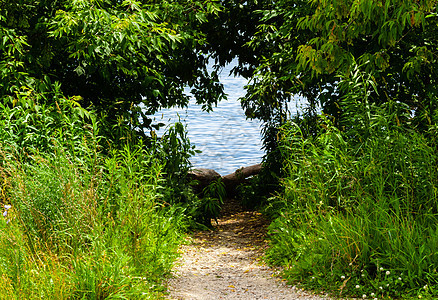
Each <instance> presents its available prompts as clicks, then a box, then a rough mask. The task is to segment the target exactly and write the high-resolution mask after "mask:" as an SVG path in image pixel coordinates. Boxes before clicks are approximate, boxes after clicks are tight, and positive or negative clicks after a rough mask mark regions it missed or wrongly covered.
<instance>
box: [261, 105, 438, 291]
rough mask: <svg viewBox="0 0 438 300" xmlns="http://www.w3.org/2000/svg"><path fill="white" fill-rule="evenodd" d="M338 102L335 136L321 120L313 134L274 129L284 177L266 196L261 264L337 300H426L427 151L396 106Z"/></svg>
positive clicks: (433, 231)
mask: <svg viewBox="0 0 438 300" xmlns="http://www.w3.org/2000/svg"><path fill="white" fill-rule="evenodd" d="M362 99H366V97H365V98H362ZM344 101H345V102H344V103H343V106H342V107H343V108H344V109H345V110H348V111H349V112H350V115H348V114H347V118H346V119H344V120H342V124H343V126H345V127H344V130H343V131H340V130H339V129H337V128H336V127H334V126H333V125H332V124H331V123H330V121H329V120H328V118H325V117H324V116H321V122H320V124H321V127H320V133H319V134H318V135H316V136H315V137H309V136H307V137H304V135H303V134H302V132H301V130H300V127H299V126H298V125H297V124H293V123H290V124H288V125H286V126H284V127H283V128H282V130H283V132H284V134H283V140H282V141H281V142H282V151H283V154H284V158H285V161H286V164H285V172H286V174H287V175H286V177H285V178H284V179H283V181H282V185H283V187H284V189H285V191H284V193H283V194H282V195H280V196H278V197H276V198H274V199H271V206H270V207H274V208H275V213H276V214H277V215H279V217H278V218H277V219H276V220H275V221H274V222H273V223H272V224H271V225H270V229H269V232H270V235H271V240H272V243H271V245H272V246H271V248H270V250H269V251H268V253H267V258H268V260H269V261H270V262H271V263H273V264H280V265H283V266H286V269H285V271H284V274H285V276H286V277H287V278H288V279H289V280H291V281H294V282H301V283H303V284H304V285H306V286H308V287H312V288H318V289H326V290H327V289H328V290H331V291H333V293H339V294H340V295H346V294H348V295H352V296H359V297H363V295H366V297H371V296H372V297H376V298H384V297H401V296H420V297H421V296H424V297H436V296H437V295H438V291H437V290H436V289H435V288H434V286H435V285H436V283H437V282H438V275H437V272H436V265H437V264H438V254H437V252H436V245H437V242H438V225H437V224H438V193H437V191H438V190H437V187H436V183H437V182H438V171H437V170H438V159H437V156H436V151H435V149H436V145H435V144H434V143H433V141H431V140H430V139H427V138H426V137H425V135H424V134H423V133H421V132H417V131H415V130H414V129H412V128H409V126H408V125H407V124H406V123H404V122H406V120H408V118H405V121H402V120H403V118H402V117H403V115H401V113H400V112H402V114H403V113H405V112H406V109H405V108H404V107H401V108H400V107H398V104H397V103H393V105H392V106H391V105H388V104H386V105H384V106H378V105H372V104H369V103H367V102H366V101H362V100H360V101H359V100H358V99H357V98H355V99H353V98H348V97H346V98H344Z"/></svg>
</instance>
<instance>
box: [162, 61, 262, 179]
mask: <svg viewBox="0 0 438 300" xmlns="http://www.w3.org/2000/svg"><path fill="white" fill-rule="evenodd" d="M231 68H232V66H228V67H227V68H225V69H224V70H223V71H222V73H221V76H220V79H221V82H222V83H223V84H224V88H225V93H227V94H228V100H227V101H222V102H220V103H219V104H218V106H217V107H216V108H214V109H213V112H210V113H207V112H204V111H202V110H201V107H200V106H198V105H196V104H195V103H194V102H191V103H190V104H189V107H188V108H187V109H169V110H162V111H160V112H159V113H158V114H156V116H155V119H156V120H157V121H158V120H160V119H161V118H163V119H162V120H163V121H164V123H167V124H170V123H173V122H175V121H177V120H178V114H179V115H180V117H181V120H183V122H184V123H185V124H186V125H187V130H188V136H189V138H190V141H191V142H192V143H193V144H195V145H196V148H197V149H198V150H201V151H202V153H200V154H197V155H196V156H195V157H193V158H192V160H191V161H192V164H193V165H194V166H195V167H200V168H209V169H214V170H216V171H217V172H219V173H220V174H221V175H226V174H229V173H232V172H234V171H235V170H236V169H238V168H240V167H242V166H249V165H252V164H256V163H259V162H260V161H261V158H262V156H263V151H262V150H261V147H262V143H261V137H260V123H259V122H258V121H254V120H246V117H245V114H244V112H243V110H242V108H241V106H240V103H239V102H238V101H237V99H238V98H239V97H242V96H244V95H245V91H244V89H243V87H244V85H245V84H246V80H245V79H243V78H240V77H233V76H228V75H229V72H230V69H231Z"/></svg>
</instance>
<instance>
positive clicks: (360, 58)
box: [0, 0, 438, 128]
mask: <svg viewBox="0 0 438 300" xmlns="http://www.w3.org/2000/svg"><path fill="white" fill-rule="evenodd" d="M436 4H437V3H436V1H433V0H424V1H416V0H415V1H414V0H406V1H400V0H398V1H396V0H385V1H380V2H376V1H371V0H367V1H357V0H337V1H324V0H321V1H317V0H314V1H300V0H294V1H292V0H280V1H269V0H251V1H245V2H242V1H236V0H223V1H215V0H206V1H188V0H185V1H184V0H177V1H174V0H168V1H134V0H125V1H116V0H112V1H111V0H75V1H63V0H58V1H46V0H38V1H31V0H20V1H14V2H11V1H6V0H2V1H0V35H1V38H0V70H1V72H0V97H1V98H2V99H3V101H6V102H8V101H9V102H10V103H14V101H16V100H14V99H16V98H17V95H19V94H22V93H28V92H29V91H35V92H38V93H42V94H44V95H46V98H47V101H50V96H49V95H50V93H51V91H52V90H53V85H54V84H59V85H60V88H61V90H62V93H63V94H64V95H65V96H66V97H72V96H75V97H76V98H75V100H76V101H77V102H78V103H79V104H80V105H82V106H83V107H93V109H95V110H97V111H98V112H100V113H101V114H102V115H103V116H107V117H109V119H111V120H116V119H117V118H122V119H123V120H124V122H126V123H129V124H130V126H133V127H134V128H143V127H148V126H151V121H150V120H149V118H148V115H149V114H153V113H155V112H156V111H158V110H159V109H160V108H163V107H172V106H184V105H186V104H187V103H188V100H189V97H188V95H186V93H185V92H184V88H185V87H186V86H189V87H191V88H192V93H193V95H194V96H195V98H196V100H197V102H198V103H199V104H202V105H203V106H204V108H205V109H211V107H212V105H214V104H215V103H217V101H220V100H221V99H223V98H224V93H223V88H222V86H221V84H220V83H219V81H218V76H217V70H218V68H220V67H221V66H223V65H225V64H226V63H228V62H230V61H231V60H233V59H237V60H238V61H239V64H238V66H237V67H236V68H235V69H234V72H235V73H236V74H240V75H242V76H245V77H246V78H249V79H250V82H249V84H248V86H247V95H246V96H245V97H244V99H242V105H243V107H244V108H245V110H246V113H247V115H248V117H250V118H259V119H261V120H263V121H265V122H271V121H272V120H273V118H274V117H275V116H278V115H281V114H282V113H284V111H286V105H287V102H288V101H289V100H290V99H292V97H293V96H296V95H300V96H303V97H305V98H306V99H307V100H308V101H309V103H310V106H309V107H308V108H309V109H310V110H313V111H315V108H316V107H317V106H319V107H320V109H321V110H322V111H323V112H325V113H327V114H329V115H330V116H332V117H333V118H334V120H335V122H338V121H339V120H340V118H341V115H342V104H341V102H340V100H341V99H342V97H343V94H345V93H346V90H345V88H343V87H342V84H340V83H341V82H342V81H345V80H347V79H348V78H350V79H351V76H352V75H351V74H352V72H353V71H354V70H357V71H359V72H363V73H364V74H368V75H369V76H370V78H371V80H372V81H373V86H374V88H373V90H372V91H370V93H371V95H370V97H369V99H370V100H371V101H373V102H374V103H377V104H379V103H380V104H381V103H385V102H389V101H394V102H397V103H403V104H404V105H406V106H405V110H408V111H411V112H412V114H413V115H414V117H415V118H414V122H413V123H412V124H414V125H415V126H420V127H421V126H427V124H432V121H431V116H432V115H433V114H434V111H435V110H436V95H437V82H436V80H437V79H436V78H438V76H437V75H438V74H437V71H436V70H437V68H436V67H437V51H438V50H437V49H438V43H437V36H438V34H437V33H438V32H437V31H438V30H437V26H438V23H437V20H438V18H437V11H436ZM209 58H213V59H214V61H215V66H216V68H213V70H212V71H209V69H207V64H208V61H209ZM344 87H345V85H344Z"/></svg>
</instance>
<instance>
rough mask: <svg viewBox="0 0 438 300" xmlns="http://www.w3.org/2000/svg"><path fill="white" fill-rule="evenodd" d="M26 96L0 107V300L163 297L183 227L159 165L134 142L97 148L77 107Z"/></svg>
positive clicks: (92, 126) (92, 127) (94, 128)
mask: <svg viewBox="0 0 438 300" xmlns="http://www.w3.org/2000/svg"><path fill="white" fill-rule="evenodd" d="M22 100H23V101H25V103H27V105H28V106H26V105H22V104H23V103H21V104H20V103H17V105H16V106H10V105H4V106H3V107H2V111H1V113H2V116H3V117H7V118H2V120H3V121H2V122H4V123H5V122H9V123H8V124H9V125H11V124H12V125H13V126H15V127H13V128H12V129H10V128H9V127H7V126H6V127H2V129H1V130H0V137H1V140H0V142H1V145H2V150H1V157H2V159H1V166H0V178H1V183H0V184H1V203H2V207H3V208H4V214H3V217H1V216H0V281H1V285H2V289H1V291H0V298H1V299H106V298H110V299H148V298H152V299H156V298H159V297H161V296H162V292H163V285H162V284H163V279H164V278H165V277H166V275H167V274H168V273H169V271H170V268H171V266H172V263H173V261H174V259H175V258H176V255H177V251H176V250H177V247H178V245H179V243H180V242H181V235H182V232H183V230H184V228H185V226H186V221H185V219H184V214H183V211H182V209H181V208H178V207H177V206H175V207H169V206H167V205H165V204H163V203H165V202H166V201H165V200H164V199H163V191H164V188H165V185H164V183H165V180H164V162H163V161H162V160H160V159H159V157H158V156H157V155H155V154H154V153H152V151H150V150H147V148H146V147H144V146H143V145H142V143H141V142H138V141H137V142H125V143H124V144H118V145H117V147H111V148H112V149H113V150H111V148H110V149H108V148H107V149H105V151H103V147H102V145H101V144H100V143H101V138H100V137H99V136H98V125H96V124H97V122H95V121H90V120H91V119H92V118H93V116H92V114H90V113H88V112H86V114H84V111H83V110H82V109H76V108H75V107H76V106H74V105H73V106H68V105H69V104H68V103H64V104H65V105H67V106H68V107H70V108H71V109H70V110H69V109H68V108H66V107H64V108H63V109H59V110H58V108H56V105H55V106H54V107H51V106H44V105H39V104H38V101H35V99H34V98H32V99H29V98H26V99H22ZM64 100H66V101H67V99H64ZM61 101H63V100H62V99H58V106H62V105H64V104H62V103H61ZM60 103H61V104H60ZM87 114H88V115H87ZM26 118H28V119H27V120H28V123H27V125H20V124H21V123H20V122H23V121H24V120H26ZM72 120H73V121H72ZM8 124H6V125H8ZM54 124H57V125H56V126H55V125H54ZM9 125H8V126H9ZM12 125H11V126H12ZM52 126H53V127H52ZM20 128H21V129H20ZM17 130H22V131H23V132H24V133H25V134H24V136H23V135H22V134H23V132H21V133H20V131H17ZM107 142H108V141H107V140H106V141H105V143H107ZM104 146H105V144H104Z"/></svg>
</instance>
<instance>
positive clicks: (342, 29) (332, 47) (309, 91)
mask: <svg viewBox="0 0 438 300" xmlns="http://www.w3.org/2000/svg"><path fill="white" fill-rule="evenodd" d="M436 4H437V3H436V1H432V0H426V1H390V0H388V1H383V2H376V1H371V0H369V1H352V0H340V1H323V0H321V1H290V0H282V1H276V2H272V3H271V5H270V6H269V7H267V8H266V9H264V10H261V11H260V12H258V13H260V14H262V15H263V18H262V19H261V24H259V26H258V28H259V31H258V32H257V33H256V35H255V36H254V38H253V39H252V40H251V41H250V42H249V43H248V45H249V46H250V47H251V49H253V51H254V53H260V55H258V57H257V63H256V67H257V68H256V70H255V72H254V73H253V76H252V81H251V82H252V84H251V85H250V86H249V88H248V94H247V96H246V99H245V100H244V102H243V104H244V107H245V108H246V109H247V112H248V115H249V116H251V117H256V118H260V119H262V120H266V121H267V120H270V119H271V118H272V116H274V115H277V114H278V112H279V111H282V110H284V109H285V108H286V107H285V106H286V103H287V101H288V100H290V99H291V97H292V96H293V95H302V96H304V97H305V98H307V100H308V101H309V103H310V106H309V109H310V110H311V111H312V110H313V112H315V110H314V109H315V107H316V106H317V105H320V108H321V109H322V110H323V111H324V112H325V113H327V114H329V115H331V116H333V117H335V121H336V122H337V121H339V119H340V117H341V115H342V107H341V105H340V103H339V101H338V100H339V99H340V98H341V96H342V93H343V91H342V90H341V89H339V88H338V83H339V82H340V77H341V78H345V77H348V76H350V74H351V72H352V71H353V70H354V69H355V68H356V66H359V68H360V70H361V71H363V72H365V73H367V74H370V75H371V76H372V78H373V80H374V82H375V83H376V90H375V92H374V93H373V94H372V97H371V100H372V101H374V102H375V103H385V102H388V101H397V102H401V103H405V104H406V105H408V107H409V108H408V109H409V110H411V111H413V112H415V116H416V119H415V123H414V124H416V125H419V124H420V125H421V123H427V124H431V123H432V121H431V116H432V115H433V112H434V111H435V109H436V95H437V92H438V91H437V88H436V86H437V82H436V78H437V75H438V74H437V54H438V53H437V49H438V48H437V46H438V41H437V37H438V35H437V30H438V27H437V25H438V18H437V12H436Z"/></svg>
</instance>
